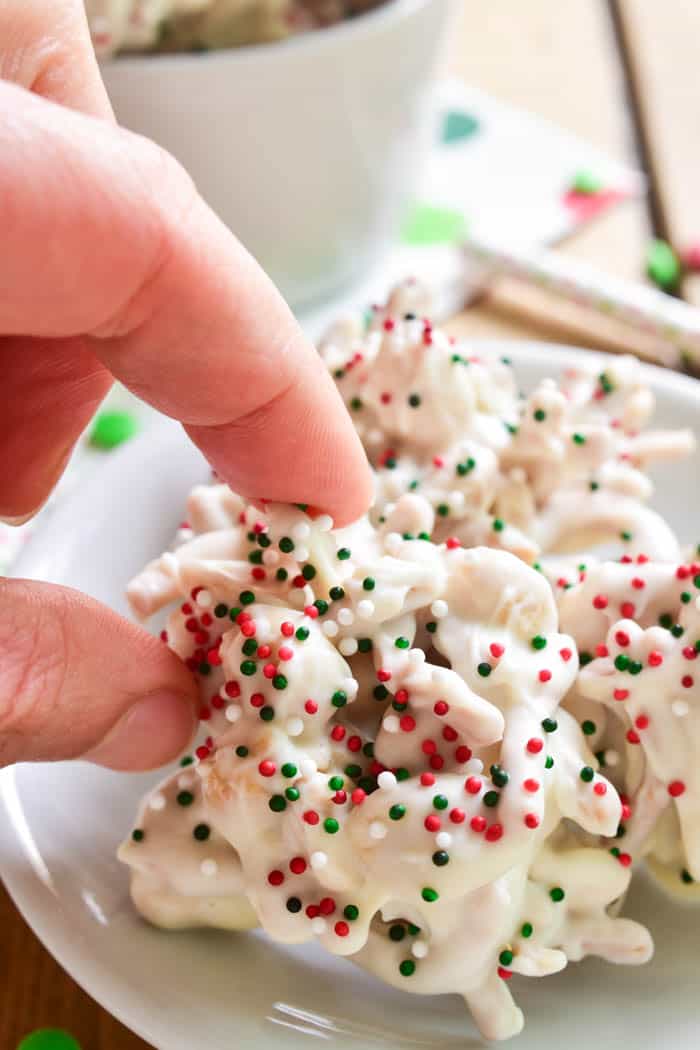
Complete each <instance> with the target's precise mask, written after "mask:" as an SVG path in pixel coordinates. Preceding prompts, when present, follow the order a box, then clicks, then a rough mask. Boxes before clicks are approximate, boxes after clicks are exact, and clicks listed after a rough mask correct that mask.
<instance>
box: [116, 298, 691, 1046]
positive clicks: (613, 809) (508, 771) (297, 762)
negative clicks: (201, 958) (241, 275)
mask: <svg viewBox="0 0 700 1050" xmlns="http://www.w3.org/2000/svg"><path fill="white" fill-rule="evenodd" d="M427 310H428V304H427V303H426V302H425V295H424V292H423V290H422V289H421V288H420V286H418V285H415V284H412V283H410V282H407V283H406V284H404V285H403V286H401V287H400V288H399V289H397V290H396V291H395V292H394V294H393V295H392V297H391V299H390V300H389V303H388V304H387V306H386V307H384V308H381V309H378V308H375V309H374V310H373V311H372V313H371V315H370V316H369V320H368V321H367V322H355V321H347V322H340V323H338V324H336V325H335V326H334V327H333V329H332V330H331V332H329V334H328V336H327V338H326V339H325V340H324V342H323V344H322V347H321V352H322V355H323V358H324V360H325V362H326V364H327V365H328V367H329V368H330V369H331V371H332V372H333V373H334V375H335V377H336V380H337V382H338V385H339V388H340V390H341V392H342V394H343V396H344V398H345V400H346V402H347V404H348V407H349V409H350V411H351V412H352V414H353V417H354V419H355V421H356V424H357V427H358V431H359V433H360V436H361V438H362V440H363V443H364V445H365V448H366V450H367V453H368V456H369V457H370V460H371V461H372V463H373V466H374V467H375V471H376V478H377V484H376V500H375V504H374V506H373V507H372V509H371V511H370V514H369V516H368V517H367V518H363V519H361V520H360V521H358V522H356V523H355V524H353V525H352V526H350V527H348V528H344V529H335V528H334V527H333V523H332V521H331V520H330V518H328V517H324V516H322V517H320V518H311V517H309V516H308V515H307V513H306V511H305V508H301V507H286V506H280V505H274V504H265V503H262V504H260V506H258V507H256V506H254V505H252V504H251V503H248V502H246V501H245V500H243V499H242V498H241V497H239V496H238V495H236V494H234V493H232V492H230V490H228V489H227V488H226V487H225V486H223V485H218V484H213V485H210V486H201V487H198V488H196V489H195V490H194V491H193V493H192V494H191V496H190V499H189V504H188V510H187V524H186V525H184V526H182V527H181V529H180V531H179V533H178V537H177V540H176V543H175V545H174V547H173V549H172V550H171V551H169V552H167V553H165V554H163V555H162V556H161V557H160V558H158V559H157V560H155V561H154V562H152V563H151V564H150V565H148V566H147V567H146V568H145V569H144V571H143V572H142V573H141V574H140V575H139V576H138V577H137V578H136V579H135V580H134V581H133V582H132V583H131V585H130V587H129V598H130V601H131V604H132V607H133V608H134V611H135V612H136V613H137V615H138V616H139V617H140V618H142V619H146V618H148V617H150V616H152V615H154V614H155V613H157V612H158V611H160V610H162V609H165V608H170V609H171V611H170V614H169V617H168V621H167V626H166V629H165V631H164V632H163V635H162V637H163V639H164V641H167V643H168V644H169V645H170V646H171V647H172V648H173V649H174V650H175V652H177V653H178V654H179V655H180V656H181V657H182V659H183V660H185V662H186V663H187V665H188V667H189V668H190V669H191V670H192V672H193V673H194V674H195V675H196V676H197V679H198V682H199V684H200V690H201V698H202V699H201V710H200V718H201V722H202V737H201V742H200V743H199V746H198V747H197V748H196V752H195V755H194V756H188V758H186V759H185V760H184V762H183V765H182V766H181V767H180V768H179V769H178V770H177V772H175V773H174V774H172V775H171V776H170V777H168V779H167V780H166V781H165V782H164V783H163V784H161V785H160V786H159V787H158V788H157V789H156V790H155V791H154V792H152V793H151V794H150V795H149V796H148V797H147V798H146V799H145V800H144V802H143V804H142V806H141V809H140V812H139V814H138V816H137V820H136V824H135V828H134V831H133V833H132V836H131V838H130V839H129V840H128V841H127V842H126V843H125V844H124V846H123V847H122V849H121V853H120V855H121V857H122V859H123V860H124V861H125V862H126V863H128V864H129V865H130V867H131V869H132V895H133V899H134V902H135V904H136V906H137V907H138V909H139V910H140V911H141V912H142V914H143V915H144V916H145V917H146V918H148V919H149V920H150V921H152V922H154V923H156V924H158V925H161V926H165V927H169V928H180V927H186V926H202V925H204V926H206V925H210V926H215V927H221V928H224V929H228V930H245V929H249V928H251V927H252V926H254V925H256V924H259V925H260V926H262V927H263V928H264V929H265V930H266V932H267V933H268V934H269V935H270V936H271V937H272V938H274V939H276V940H278V941H282V942H285V943H303V942H308V941H312V940H315V941H318V942H319V943H320V944H321V945H322V946H323V947H324V948H325V949H326V950H328V951H329V952H332V953H334V954H337V955H344V956H349V957H350V958H351V959H352V960H353V961H354V962H356V963H357V964H358V965H360V966H362V967H363V968H365V969H366V970H368V971H370V972H372V973H374V974H376V975H377V976H378V977H380V978H382V979H383V980H385V981H387V982H388V983H390V984H393V985H395V986H397V987H399V988H403V989H405V990H408V991H414V992H416V993H419V994H435V993H454V992H457V993H458V994H460V995H461V996H463V997H464V999H465V1001H466V1003H467V1004H468V1006H469V1008H470V1010H471V1012H472V1015H473V1017H474V1019H475V1021H476V1023H477V1025H478V1027H479V1029H480V1030H481V1031H482V1033H483V1034H484V1035H485V1036H486V1037H488V1038H494V1039H503V1038H507V1037H509V1036H512V1035H514V1034H516V1033H517V1032H518V1031H520V1029H521V1027H522V1024H523V1017H522V1014H521V1012H520V1010H519V1008H518V1007H517V1005H516V1004H515V1002H514V1000H513V998H512V996H511V993H510V989H509V985H508V980H509V978H510V977H511V975H512V974H514V973H517V974H521V975H524V976H531V977H535V976H545V975H547V974H550V973H554V972H556V971H558V970H560V969H562V968H563V967H564V966H566V964H567V962H569V961H575V960H579V959H581V958H583V957H584V956H586V955H598V956H600V957H602V958H605V959H608V960H610V961H613V962H619V963H632V964H634V963H641V962H644V961H645V960H647V959H648V958H649V956H650V954H651V951H652V946H651V941H650V937H649V935H648V933H647V931H646V930H645V929H644V928H643V927H642V926H640V925H639V924H637V923H635V922H632V921H630V920H628V919H625V918H619V917H618V912H619V906H620V903H621V901H622V899H623V898H624V895H625V893H626V891H627V887H628V884H629V880H630V877H631V875H632V871H633V861H636V860H637V859H641V858H644V857H645V858H646V859H647V860H648V862H649V863H650V865H651V866H652V868H653V870H654V871H655V872H657V873H658V874H659V875H660V876H661V877H662V878H664V880H665V881H667V882H670V883H672V884H673V885H674V886H675V887H676V888H680V889H683V890H685V891H686V892H688V893H693V891H694V889H695V887H694V880H695V879H700V838H699V837H698V834H697V832H696V830H695V829H696V824H697V822H696V820H695V814H696V811H697V808H698V805H700V774H699V773H697V772H696V769H697V766H698V763H697V761H696V755H695V750H696V749H695V747H694V742H695V740H700V726H699V727H696V723H695V719H696V717H697V716H696V711H695V709H696V707H697V704H696V703H695V700H694V697H695V693H696V691H697V690H698V689H699V688H700V686H696V684H695V676H694V674H693V671H694V661H695V659H696V656H697V653H698V651H700V611H699V609H698V606H697V604H696V594H698V595H700V564H697V565H695V564H693V563H692V559H691V560H690V562H688V563H686V562H684V561H683V559H682V556H681V552H680V548H679V545H678V542H677V540H676V538H675V536H674V534H673V532H672V531H671V530H670V529H669V528H668V526H667V525H666V523H665V522H664V521H663V519H662V518H661V517H660V516H659V515H658V514H656V513H655V512H654V511H652V510H651V509H650V508H649V507H648V506H647V501H648V499H649V497H650V495H651V484H650V482H649V480H648V478H647V477H646V474H645V473H644V470H645V468H646V466H647V465H648V464H649V463H650V462H652V461H654V460H660V459H661V460H663V459H666V458H673V457H676V456H680V455H683V454H685V453H686V452H688V451H689V450H690V449H691V447H692V439H691V437H690V436H689V435H688V434H687V433H685V432H657V431H650V430H645V429H644V428H645V426H646V424H647V423H648V421H649V418H650V415H651V412H652V410H653V399H652V396H651V394H650V392H649V390H648V388H647V387H646V385H645V384H644V382H643V378H642V373H641V371H640V367H639V366H638V364H637V363H636V362H635V361H633V360H632V359H625V358H620V359H617V360H610V359H607V358H600V359H595V358H593V357H591V360H592V362H593V363H592V364H591V367H590V368H585V369H581V370H578V371H576V372H575V373H574V372H571V373H568V374H567V375H566V376H565V377H564V379H563V381H562V382H561V383H560V384H559V385H557V384H555V383H554V382H553V381H544V382H542V383H540V384H539V386H538V387H537V388H536V390H535V391H534V393H533V394H532V395H531V396H529V397H527V398H526V397H522V396H520V395H519V394H518V391H517V385H516V382H515V378H514V373H513V370H512V367H511V366H510V364H509V363H508V362H507V361H504V360H502V359H500V358H499V357H497V356H495V357H493V356H491V355H490V354H489V353H488V352H485V351H482V350H481V349H480V350H479V352H478V354H475V353H473V352H472V351H471V350H470V349H469V348H468V347H465V346H464V345H459V344H456V343H454V342H453V340H451V339H450V338H449V336H448V335H446V334H445V333H444V332H441V331H439V330H437V329H435V328H433V326H432V325H431V324H430V322H429V321H428V320H426V316H425V315H426V312H427ZM611 541H613V542H615V544H616V545H618V546H619V547H620V549H621V550H622V551H623V552H624V553H623V554H622V558H621V560H619V561H614V562H613V561H604V562H603V561H601V562H598V561H596V560H595V558H594V557H592V556H589V555H585V564H584V562H583V561H582V558H583V557H584V554H583V553H582V552H585V550H586V548H587V547H590V546H591V545H593V544H597V543H600V542H608V543H609V542H611ZM528 563H529V564H528ZM533 564H534V567H533ZM538 569H539V570H541V571H538ZM696 581H697V582H696ZM579 653H580V656H581V658H580V662H579ZM608 778H609V779H608ZM618 792H619V793H618Z"/></svg>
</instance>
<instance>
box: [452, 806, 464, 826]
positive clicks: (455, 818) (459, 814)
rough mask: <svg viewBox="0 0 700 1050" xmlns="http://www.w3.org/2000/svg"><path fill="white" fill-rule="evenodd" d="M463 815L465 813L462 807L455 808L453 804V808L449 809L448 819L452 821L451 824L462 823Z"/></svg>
mask: <svg viewBox="0 0 700 1050" xmlns="http://www.w3.org/2000/svg"><path fill="white" fill-rule="evenodd" d="M465 816H466V814H465V812H464V810H463V809H457V807H456V806H455V808H454V809H451V810H450V820H451V821H452V823H453V824H463V823H464V818H465Z"/></svg>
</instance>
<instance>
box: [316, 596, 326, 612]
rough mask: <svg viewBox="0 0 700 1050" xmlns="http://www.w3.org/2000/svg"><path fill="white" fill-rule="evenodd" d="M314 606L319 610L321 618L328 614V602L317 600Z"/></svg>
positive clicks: (321, 599)
mask: <svg viewBox="0 0 700 1050" xmlns="http://www.w3.org/2000/svg"><path fill="white" fill-rule="evenodd" d="M314 606H315V607H316V608H317V609H318V615H319V616H325V615H326V613H327V612H328V602H326V601H324V600H323V598H317V599H316V601H315V602H314Z"/></svg>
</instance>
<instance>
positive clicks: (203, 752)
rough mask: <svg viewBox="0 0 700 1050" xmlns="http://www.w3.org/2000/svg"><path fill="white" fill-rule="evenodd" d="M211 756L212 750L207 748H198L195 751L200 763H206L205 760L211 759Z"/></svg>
mask: <svg viewBox="0 0 700 1050" xmlns="http://www.w3.org/2000/svg"><path fill="white" fill-rule="evenodd" d="M210 754H211V750H210V749H209V748H208V747H205V746H202V747H198V748H197V750H196V751H195V755H196V756H197V758H198V759H199V761H200V762H204V760H205V759H207V758H209V755H210Z"/></svg>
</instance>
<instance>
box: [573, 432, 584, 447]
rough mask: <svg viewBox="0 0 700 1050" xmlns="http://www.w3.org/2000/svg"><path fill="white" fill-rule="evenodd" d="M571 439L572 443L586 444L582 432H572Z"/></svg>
mask: <svg viewBox="0 0 700 1050" xmlns="http://www.w3.org/2000/svg"><path fill="white" fill-rule="evenodd" d="M571 440H572V441H573V443H574V445H585V444H586V439H585V437H584V436H583V434H572V435H571Z"/></svg>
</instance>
